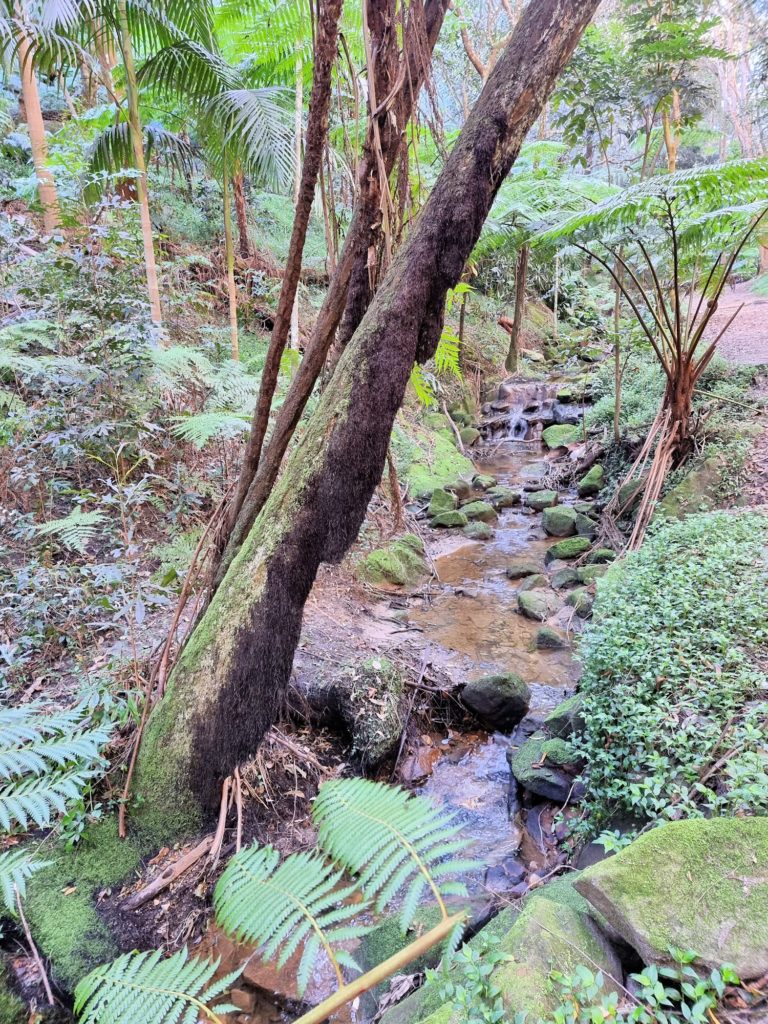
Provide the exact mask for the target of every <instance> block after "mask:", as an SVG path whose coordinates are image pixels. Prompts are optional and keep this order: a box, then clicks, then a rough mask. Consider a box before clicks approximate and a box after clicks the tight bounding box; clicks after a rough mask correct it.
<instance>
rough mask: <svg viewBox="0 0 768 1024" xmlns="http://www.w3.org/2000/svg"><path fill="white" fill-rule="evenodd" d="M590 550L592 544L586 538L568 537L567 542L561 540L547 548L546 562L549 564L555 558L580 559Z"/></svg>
mask: <svg viewBox="0 0 768 1024" xmlns="http://www.w3.org/2000/svg"><path fill="white" fill-rule="evenodd" d="M589 548H590V543H589V540H588V539H587V538H586V537H566V539H565V540H560V541H558V542H557V544H552V545H550V547H548V548H547V553H546V555H545V556H544V561H545V562H547V563H549V562H551V561H552V560H553V559H555V558H563V559H566V560H567V559H569V558H578V556H579V555H583V554H584V552H585V551H589Z"/></svg>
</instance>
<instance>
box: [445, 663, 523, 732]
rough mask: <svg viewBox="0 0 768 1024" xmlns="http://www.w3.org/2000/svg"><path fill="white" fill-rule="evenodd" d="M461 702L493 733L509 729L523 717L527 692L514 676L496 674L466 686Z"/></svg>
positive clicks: (508, 673)
mask: <svg viewBox="0 0 768 1024" xmlns="http://www.w3.org/2000/svg"><path fill="white" fill-rule="evenodd" d="M461 699H462V701H463V702H464V703H465V704H466V706H467V707H468V708H469V709H470V710H471V711H473V712H474V713H475V714H476V715H477V717H478V718H481V719H482V720H483V721H484V722H487V723H488V724H489V725H491V726H493V727H494V728H495V729H511V728H513V727H514V726H516V725H517V723H518V722H519V721H520V720H521V719H522V718H523V717H524V716H525V715H526V714H527V712H528V707H529V705H530V703H531V691H530V689H529V687H528V684H527V683H526V682H525V680H523V679H521V678H520V676H518V675H515V673H514V672H500V673H497V674H495V675H488V676H482V677H481V678H480V679H476V680H474V681H473V682H470V683H467V685H466V686H465V687H464V690H463V692H462V695H461Z"/></svg>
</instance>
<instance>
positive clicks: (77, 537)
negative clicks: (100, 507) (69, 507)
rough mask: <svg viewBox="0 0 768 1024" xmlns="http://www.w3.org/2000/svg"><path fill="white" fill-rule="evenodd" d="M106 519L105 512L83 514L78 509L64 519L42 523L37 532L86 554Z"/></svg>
mask: <svg viewBox="0 0 768 1024" xmlns="http://www.w3.org/2000/svg"><path fill="white" fill-rule="evenodd" d="M106 518H107V517H106V516H105V515H104V513H103V512H96V511H93V512H83V511H82V510H81V509H79V508H76V509H75V510H74V511H73V512H70V513H69V515H68V516H64V518H63V519H51V520H50V521H49V522H47V523H41V524H40V525H39V526H38V527H37V532H38V533H39V534H42V535H43V536H48V537H51V536H52V537H57V538H58V540H60V541H61V543H62V544H63V545H64V547H65V548H69V549H70V550H72V551H79V552H80V554H84V553H85V548H86V545H87V544H89V543H90V541H92V540H93V538H94V537H96V536H97V534H98V532H99V531H98V527H99V526H100V524H101V523H103V522H105V521H106Z"/></svg>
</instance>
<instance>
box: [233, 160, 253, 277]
mask: <svg viewBox="0 0 768 1024" xmlns="http://www.w3.org/2000/svg"><path fill="white" fill-rule="evenodd" d="M232 194H233V196H234V197H235V217H236V218H237V235H238V248H239V250H240V255H241V256H242V257H243V259H244V260H247V259H248V257H249V256H250V255H251V240H250V238H249V237H248V217H247V215H246V207H245V193H244V192H243V172H242V171H238V172H237V174H233V175H232Z"/></svg>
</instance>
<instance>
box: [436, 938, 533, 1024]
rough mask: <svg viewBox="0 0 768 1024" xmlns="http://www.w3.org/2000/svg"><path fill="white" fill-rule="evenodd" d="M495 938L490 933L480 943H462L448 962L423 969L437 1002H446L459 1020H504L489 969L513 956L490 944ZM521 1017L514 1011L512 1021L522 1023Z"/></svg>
mask: <svg viewBox="0 0 768 1024" xmlns="http://www.w3.org/2000/svg"><path fill="white" fill-rule="evenodd" d="M498 941H499V939H498V937H497V936H491V937H490V938H489V939H488V940H487V941H485V942H482V943H480V944H471V945H466V946H462V948H461V949H460V950H459V951H458V952H457V953H456V955H455V956H454V958H453V961H452V963H451V964H450V966H449V965H448V964H444V965H443V966H442V968H441V969H440V970H439V971H436V970H428V971H427V981H428V982H429V983H431V984H434V985H436V986H437V991H438V994H439V996H440V1000H441V1002H447V1003H450V1005H451V1009H452V1010H453V1011H454V1013H457V1014H459V1018H460V1020H461V1021H462V1022H463V1024H499V1022H500V1021H504V1020H507V1013H506V1011H505V1009H504V1002H503V999H502V992H501V987H500V986H499V985H498V984H497V983H496V982H494V980H493V972H494V970H495V969H496V967H498V966H499V964H502V963H506V962H507V961H509V960H512V959H513V957H511V956H509V955H507V954H505V953H502V952H501V950H499V949H494V948H492V945H493V944H494V943H498ZM524 1017H525V1015H524V1014H520V1013H518V1014H516V1015H515V1017H514V1018H513V1022H514V1024H523V1020H524Z"/></svg>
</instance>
